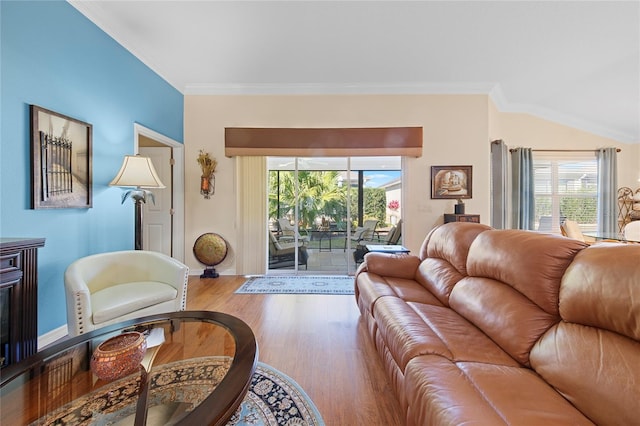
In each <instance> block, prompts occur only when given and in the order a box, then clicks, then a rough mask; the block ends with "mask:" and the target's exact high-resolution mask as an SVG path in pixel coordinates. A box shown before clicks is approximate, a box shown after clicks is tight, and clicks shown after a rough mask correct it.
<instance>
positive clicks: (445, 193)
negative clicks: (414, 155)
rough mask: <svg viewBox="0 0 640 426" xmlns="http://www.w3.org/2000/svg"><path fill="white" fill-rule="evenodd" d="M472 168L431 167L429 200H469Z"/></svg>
mask: <svg viewBox="0 0 640 426" xmlns="http://www.w3.org/2000/svg"><path fill="white" fill-rule="evenodd" d="M472 178H473V176H472V166H431V198H435V199H438V198H442V199H449V198H454V199H458V198H471V195H472V194H471V190H472V185H471V183H472Z"/></svg>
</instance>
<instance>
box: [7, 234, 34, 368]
mask: <svg viewBox="0 0 640 426" xmlns="http://www.w3.org/2000/svg"><path fill="white" fill-rule="evenodd" d="M39 247H44V238H0V316H1V320H0V340H1V346H0V351H1V353H0V361H1V362H0V364H1V366H2V367H5V366H7V365H9V364H14V363H16V362H18V361H20V360H23V359H25V358H27V357H29V356H31V355H34V354H35V353H36V352H37V351H38V248H39Z"/></svg>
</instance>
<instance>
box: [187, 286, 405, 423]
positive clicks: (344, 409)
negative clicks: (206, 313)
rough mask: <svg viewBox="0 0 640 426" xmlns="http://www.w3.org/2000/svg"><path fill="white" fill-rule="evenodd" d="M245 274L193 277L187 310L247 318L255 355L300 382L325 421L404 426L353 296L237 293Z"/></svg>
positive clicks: (402, 418)
mask: <svg viewBox="0 0 640 426" xmlns="http://www.w3.org/2000/svg"><path fill="white" fill-rule="evenodd" d="M244 280H245V279H244V277H242V276H220V277H219V278H215V279H200V278H198V277H197V276H192V277H190V278H189V288H188V298H187V309H190V310H210V311H219V312H225V313H228V314H231V315H234V316H236V317H238V318H240V319H242V320H243V321H245V322H246V323H247V324H248V325H249V326H250V327H251V329H252V330H253V332H254V334H255V336H256V339H257V341H258V348H259V351H260V355H259V360H260V361H261V362H264V363H267V364H269V365H271V366H273V367H275V368H277V369H278V370H280V371H282V372H283V373H285V374H287V375H288V376H290V377H292V378H293V379H294V380H295V381H296V382H298V383H299V384H300V386H302V388H303V389H304V390H305V392H306V393H307V394H308V395H309V396H310V397H311V399H312V400H313V402H314V403H315V404H316V406H317V407H318V410H319V411H320V413H321V414H322V417H323V419H324V421H325V423H326V424H327V426H343V425H350V426H351V425H385V426H393V425H404V417H403V415H402V412H401V410H400V407H399V404H398V402H397V401H396V399H395V396H394V395H393V393H392V392H391V388H390V386H389V384H388V382H387V380H386V377H385V375H384V372H383V367H382V363H381V361H380V359H379V357H378V355H377V353H376V350H375V348H374V346H373V343H372V342H371V339H370V338H369V336H368V335H367V334H366V332H365V330H364V323H362V322H361V320H360V313H359V311H358V308H357V306H356V302H355V298H354V296H338V295H288V294H285V295H275V294H267V295H263V294H255V295H254V294H234V293H233V292H234V291H235V290H236V289H237V288H238V287H239V286H240V285H241V284H242V283H243V282H244Z"/></svg>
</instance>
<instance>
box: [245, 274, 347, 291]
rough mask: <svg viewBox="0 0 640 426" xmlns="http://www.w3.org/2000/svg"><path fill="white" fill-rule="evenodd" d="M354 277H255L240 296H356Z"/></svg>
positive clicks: (247, 282)
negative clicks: (259, 294) (257, 294)
mask: <svg viewBox="0 0 640 426" xmlns="http://www.w3.org/2000/svg"><path fill="white" fill-rule="evenodd" d="M353 285H354V282H353V277H350V276H346V275H318V276H310V275H295V276H255V277H250V278H249V279H247V281H245V283H244V284H242V285H241V286H240V288H239V289H238V290H236V293H238V294H256V293H261V294H354V290H353Z"/></svg>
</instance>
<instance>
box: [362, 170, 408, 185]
mask: <svg viewBox="0 0 640 426" xmlns="http://www.w3.org/2000/svg"><path fill="white" fill-rule="evenodd" d="M364 177H365V182H366V183H365V186H366V187H368V188H378V187H379V186H380V185H384V184H386V183H389V182H391V181H393V180H396V179H400V170H374V171H365V172H364Z"/></svg>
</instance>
